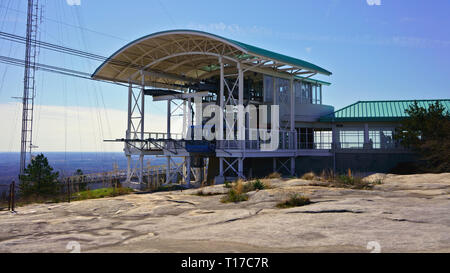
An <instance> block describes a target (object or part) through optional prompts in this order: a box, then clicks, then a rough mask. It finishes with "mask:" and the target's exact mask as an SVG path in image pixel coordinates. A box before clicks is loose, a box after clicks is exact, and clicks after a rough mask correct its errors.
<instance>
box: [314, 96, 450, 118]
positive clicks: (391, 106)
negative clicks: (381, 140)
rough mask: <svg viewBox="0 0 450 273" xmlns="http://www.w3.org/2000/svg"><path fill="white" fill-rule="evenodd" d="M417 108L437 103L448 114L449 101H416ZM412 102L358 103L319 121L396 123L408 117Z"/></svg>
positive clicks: (449, 109)
mask: <svg viewBox="0 0 450 273" xmlns="http://www.w3.org/2000/svg"><path fill="white" fill-rule="evenodd" d="M416 101H417V104H418V105H419V107H424V108H428V106H429V105H430V104H434V103H435V102H436V101H439V102H440V103H441V104H442V105H443V106H444V107H445V108H446V109H447V111H449V112H450V99H442V100H416ZM412 104H414V100H397V101H358V102H356V103H354V104H351V105H349V106H347V107H344V108H342V109H340V110H337V111H336V112H334V113H332V114H329V115H325V116H323V117H321V118H320V119H319V121H322V122H352V121H353V122H358V121H398V120H401V119H403V118H405V117H407V116H408V115H407V114H406V113H405V110H406V109H408V108H409V106H410V105H412Z"/></svg>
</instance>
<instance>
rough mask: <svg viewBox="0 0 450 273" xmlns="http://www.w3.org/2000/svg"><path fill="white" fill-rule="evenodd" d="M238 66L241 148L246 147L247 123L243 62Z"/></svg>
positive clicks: (239, 139)
mask: <svg viewBox="0 0 450 273" xmlns="http://www.w3.org/2000/svg"><path fill="white" fill-rule="evenodd" d="M237 68H238V77H239V79H238V81H239V90H238V94H239V96H238V124H237V125H238V127H237V128H238V141H239V142H240V143H241V149H243V148H244V146H243V144H244V140H245V123H244V116H245V114H244V71H243V70H242V65H241V63H239V62H238V63H237Z"/></svg>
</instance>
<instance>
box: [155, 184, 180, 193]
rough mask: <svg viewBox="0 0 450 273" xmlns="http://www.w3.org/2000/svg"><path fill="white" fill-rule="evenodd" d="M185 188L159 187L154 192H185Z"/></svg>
mask: <svg viewBox="0 0 450 273" xmlns="http://www.w3.org/2000/svg"><path fill="white" fill-rule="evenodd" d="M183 189H184V188H183V186H181V185H176V184H174V185H164V186H159V187H158V188H156V190H154V191H153V192H160V191H180V190H183Z"/></svg>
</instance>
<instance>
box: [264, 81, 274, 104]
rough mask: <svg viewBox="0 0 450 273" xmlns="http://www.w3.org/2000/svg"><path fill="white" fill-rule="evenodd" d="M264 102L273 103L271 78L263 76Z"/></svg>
mask: <svg viewBox="0 0 450 273" xmlns="http://www.w3.org/2000/svg"><path fill="white" fill-rule="evenodd" d="M264 102H273V77H270V76H267V75H264Z"/></svg>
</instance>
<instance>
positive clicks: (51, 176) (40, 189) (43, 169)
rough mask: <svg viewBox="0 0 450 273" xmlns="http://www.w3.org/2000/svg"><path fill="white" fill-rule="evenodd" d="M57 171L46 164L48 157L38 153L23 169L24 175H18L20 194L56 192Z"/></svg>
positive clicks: (39, 194) (57, 187) (52, 193)
mask: <svg viewBox="0 0 450 273" xmlns="http://www.w3.org/2000/svg"><path fill="white" fill-rule="evenodd" d="M58 176H59V173H58V172H54V171H53V168H52V167H51V166H50V165H49V164H48V159H47V158H46V157H45V156H44V155H43V154H40V155H38V156H36V157H35V158H33V159H31V163H30V164H28V166H27V168H26V169H25V170H24V175H21V176H20V177H19V179H20V184H19V193H20V195H21V196H24V197H26V196H30V195H37V196H52V195H55V194H57V193H58V191H59V183H58V181H57V179H58Z"/></svg>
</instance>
